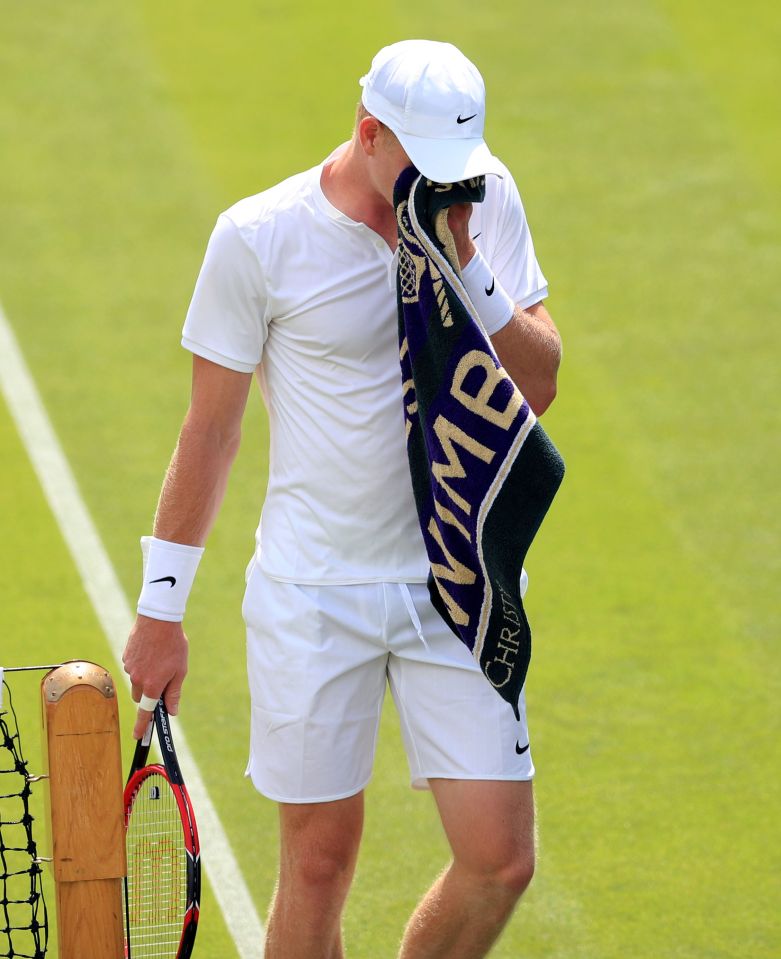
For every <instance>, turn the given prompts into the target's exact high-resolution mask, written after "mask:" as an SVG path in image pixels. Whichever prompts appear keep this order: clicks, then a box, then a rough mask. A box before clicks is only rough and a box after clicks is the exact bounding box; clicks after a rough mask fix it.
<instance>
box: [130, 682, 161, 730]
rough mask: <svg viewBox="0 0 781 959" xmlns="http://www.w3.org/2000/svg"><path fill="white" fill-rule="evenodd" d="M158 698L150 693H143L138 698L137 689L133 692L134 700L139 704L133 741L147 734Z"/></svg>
mask: <svg viewBox="0 0 781 959" xmlns="http://www.w3.org/2000/svg"><path fill="white" fill-rule="evenodd" d="M158 698H159V697H158V696H151V695H150V694H149V693H141V692H139V693H138V696H136V692H135V689H134V690H133V699H134V700H135V701H136V702H137V703H138V704H139V706H138V712H137V713H136V724H135V726H134V727H133V739H141V737H142V736H143V735H144V733H145V732H146V730H147V728H148V726H149V723H150V722H151V720H152V713H153V711H154V708H155V704H156V703H157V700H158Z"/></svg>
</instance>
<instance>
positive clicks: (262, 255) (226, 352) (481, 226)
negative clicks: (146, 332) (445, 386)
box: [182, 161, 547, 584]
mask: <svg viewBox="0 0 781 959" xmlns="http://www.w3.org/2000/svg"><path fill="white" fill-rule="evenodd" d="M326 162H327V161H326ZM322 168H323V164H320V165H319V166H317V167H314V168H313V169H311V170H307V171H306V172H305V173H300V174H298V175H296V176H293V177H291V178H290V179H288V180H285V181H283V182H282V183H280V184H278V185H277V186H274V187H272V188H271V189H269V190H265V191H264V192H263V193H259V194H257V195H256V196H253V197H249V198H247V199H245V200H241V201H240V202H239V203H237V204H235V205H234V206H232V207H231V208H230V209H229V210H227V211H226V212H225V213H223V214H222V215H221V216H220V217H219V219H218V220H217V225H216V227H215V228H214V232H213V233H212V236H211V239H210V240H209V245H208V248H207V250H206V257H205V259H204V263H203V267H202V268H201V272H200V275H199V277H198V281H197V284H196V287H195V292H194V294H193V298H192V302H191V304H190V309H189V311H188V313H187V319H186V321H185V324H184V330H183V336H182V344H183V345H184V346H185V347H186V348H187V349H188V350H191V351H192V352H193V353H196V354H197V355H198V356H202V357H204V358H205V359H207V360H211V361H212V362H214V363H218V364H220V365H221V366H225V367H227V368H228V369H231V370H237V371H239V372H246V373H251V372H254V371H256V370H257V374H258V379H259V382H260V387H261V390H262V392H263V397H264V399H265V402H266V406H267V409H268V413H269V421H270V427H271V450H270V454H271V455H270V465H269V480H268V489H267V492H266V499H265V504H264V506H263V512H262V515H261V519H260V525H259V527H258V532H257V550H258V554H257V555H258V561H259V563H260V566H261V568H262V569H263V571H264V572H265V573H266V574H267V575H268V576H271V577H272V578H275V579H280V580H284V581H289V582H295V583H310V584H311V583H322V584H326V583H327V584H346V583H359V582H415V581H425V579H426V577H427V575H428V568H429V564H428V559H427V556H426V552H425V549H424V546H423V537H422V535H421V533H420V528H419V526H418V517H417V512H416V509H415V501H414V497H413V494H412V483H411V481H410V475H409V465H408V460H407V451H406V444H405V427H404V416H403V408H402V393H401V374H400V368H399V344H398V320H397V313H396V293H395V269H394V266H395V262H394V257H393V254H392V252H391V250H390V249H389V248H388V245H387V244H386V243H385V241H384V240H383V239H382V237H380V236H379V235H378V234H377V233H375V232H374V231H373V230H371V229H370V228H369V227H367V226H366V225H364V224H362V223H356V222H355V221H354V220H351V219H349V217H347V216H345V215H344V214H343V213H341V212H340V211H339V210H337V209H336V208H335V207H334V206H333V205H332V204H331V203H330V202H329V201H328V199H327V198H326V197H325V195H324V193H323V191H322V189H321V186H320V175H321V172H322ZM487 181H488V182H487V190H486V199H485V202H484V203H482V204H476V205H475V207H474V212H473V214H472V219H471V221H470V229H471V232H472V234H473V235H475V234H479V236H478V237H477V239H476V241H475V243H476V245H477V246H478V247H479V248H480V250H481V252H482V253H483V256H485V258H486V259H487V260H488V262H489V263H490V264H491V266H492V268H493V270H494V272H495V274H496V276H497V278H498V280H499V282H500V283H501V284H502V286H504V288H505V289H506V290H507V292H508V293H509V294H510V296H511V297H512V298H513V299H514V300H515V302H516V303H519V304H520V305H521V306H531V305H532V304H533V303H537V302H539V301H540V300H542V299H543V298H544V297H545V296H547V285H546V280H545V277H544V276H543V275H542V272H541V270H540V268H539V265H538V264H537V260H536V258H535V255H534V247H533V245H532V239H531V234H530V233H529V228H528V225H527V223H526V218H525V215H524V212H523V206H522V204H521V199H520V196H519V195H518V190H517V188H516V186H515V183H514V182H513V179H512V177H511V176H510V174H509V172H508V173H507V174H506V176H505V177H504V178H503V179H499V178H498V177H493V176H490V177H488V178H487ZM258 493H259V496H260V490H259V491H258Z"/></svg>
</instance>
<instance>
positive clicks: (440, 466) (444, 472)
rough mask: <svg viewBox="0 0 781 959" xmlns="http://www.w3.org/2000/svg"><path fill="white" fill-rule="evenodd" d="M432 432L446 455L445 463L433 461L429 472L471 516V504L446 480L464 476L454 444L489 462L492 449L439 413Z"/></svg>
mask: <svg viewBox="0 0 781 959" xmlns="http://www.w3.org/2000/svg"><path fill="white" fill-rule="evenodd" d="M434 432H435V433H436V435H437V439H438V440H439V442H440V443H441V445H442V450H443V452H444V454H445V456H446V457H447V463H436V462H434V463H432V464H431V472H432V474H433V476H434V479H436V481H437V482H438V483H439V485H440V486H441V487H442V488H443V489H444V490H445V491H446V492H447V493H448V495H449V496H450V498H451V499H452V500H453V502H454V503H455V504H456V505H457V506H460V507H461V509H462V510H463V511H464V512H465V513H466V515H467V516H471V515H472V507H471V505H470V504H469V503H468V502H467V501H466V500H465V499H464V497H463V496H459V494H458V493H456V491H455V490H454V489H453V487H452V486H451V485H450V484H449V483H448V482H447V480H448V479H450V478H453V479H464V478H465V477H466V470H465V469H464V467H463V464H462V463H461V460H460V459H459V458H458V453H456V450H455V444H458V445H459V446H461V447H463V449H465V450H467V451H468V452H470V453H471V454H472V455H473V456H476V457H477V458H478V459H480V460H482V461H483V462H484V463H490V462H491V460H492V459H493V458H494V451H493V450H490V449H489V448H488V447H487V446H483V444H482V443H478V441H477V440H475V439H473V438H472V437H471V436H469V435H468V434H467V433H465V432H464V431H463V430H462V429H459V428H458V427H457V426H456V425H455V424H454V423H451V422H450V420H448V419H446V418H445V417H444V416H442V415H441V414H440V415H439V416H438V417H437V418H436V421H435V423H434Z"/></svg>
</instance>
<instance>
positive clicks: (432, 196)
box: [394, 167, 564, 715]
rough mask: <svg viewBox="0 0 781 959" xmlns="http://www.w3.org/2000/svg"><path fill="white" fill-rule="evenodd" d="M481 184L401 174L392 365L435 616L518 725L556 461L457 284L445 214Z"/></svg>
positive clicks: (481, 190)
mask: <svg viewBox="0 0 781 959" xmlns="http://www.w3.org/2000/svg"><path fill="white" fill-rule="evenodd" d="M484 197H485V178H484V177H480V178H478V179H475V180H469V181H465V182H464V183H457V184H445V185H443V184H436V183H432V182H431V181H429V180H426V178H425V177H423V176H421V175H420V174H419V173H418V171H417V170H416V169H415V168H414V167H410V168H408V169H407V170H405V171H404V172H403V173H402V174H401V176H400V177H399V179H398V181H397V183H396V188H395V194H394V204H395V207H396V216H397V222H398V230H399V267H398V275H397V285H396V288H397V298H398V310H399V343H400V351H399V356H400V359H401V373H402V383H403V386H402V389H403V393H404V415H405V420H406V428H407V452H408V455H409V462H410V472H411V475H412V485H413V488H414V492H415V501H416V504H417V509H418V517H419V519H420V527H421V530H422V531H423V538H424V540H425V543H426V549H427V551H428V556H429V560H430V563H431V572H430V574H429V581H428V587H429V592H430V593H431V599H432V602H433V603H434V606H435V607H436V608H437V610H438V611H439V612H440V614H441V615H442V616H443V618H444V619H445V621H446V622H447V623H448V625H449V626H450V628H451V629H452V630H453V632H454V633H455V634H456V636H458V638H459V639H460V640H461V641H462V642H464V643H465V644H466V645H467V646H468V648H469V649H470V650H471V651H472V654H473V655H474V657H475V659H476V660H477V662H478V663H479V664H480V666H481V668H482V670H483V672H484V673H485V675H486V677H487V678H488V680H489V682H490V683H491V684H492V685H493V686H494V687H495V688H496V690H497V691H498V693H499V694H500V695H501V696H502V697H503V698H504V699H505V700H507V702H508V703H510V705H511V706H512V707H513V709H514V710H515V713H516V715H518V699H519V696H520V693H521V689H522V687H523V683H524V680H525V678H526V672H527V669H528V666H529V659H530V656H531V631H530V629H529V624H528V621H527V619H526V614H525V612H524V609H523V602H522V599H521V591H520V578H521V570H522V567H523V561H524V557H525V556H526V553H527V551H528V549H529V546H530V544H531V542H532V539H533V538H534V535H535V534H536V532H537V530H538V528H539V526H540V523H541V522H542V520H543V517H544V516H545V513H546V512H547V510H548V507H549V506H550V503H551V501H552V500H553V497H554V495H555V493H556V490H557V489H558V487H559V484H560V483H561V480H562V477H563V475H564V463H563V461H562V459H561V457H560V456H559V454H558V452H557V450H556V448H555V447H554V446H553V444H552V443H551V441H550V440H549V439H548V436H547V434H546V433H545V431H544V430H543V428H542V427H541V426H540V424H539V423H538V422H537V420H536V417H535V415H534V413H533V412H532V411H531V409H530V408H529V404H528V403H527V402H526V400H525V399H524V398H523V396H522V395H521V393H520V391H519V390H518V388H517V387H516V386H515V384H514V383H513V382H512V380H511V379H510V377H509V376H508V374H507V373H506V372H505V371H504V369H503V368H502V366H501V365H500V363H499V360H498V359H497V357H496V354H495V353H494V350H493V348H492V346H491V342H490V340H489V339H488V337H487V336H486V334H485V332H484V330H483V328H482V326H481V325H480V323H479V321H478V320H477V317H476V314H475V312H474V307H473V306H472V303H471V301H470V299H469V296H468V295H467V293H466V290H465V289H464V285H463V283H462V282H461V277H460V271H459V268H458V258H457V256H456V251H455V244H454V242H453V237H452V234H451V233H450V230H449V228H448V226H447V207H449V206H451V205H452V204H454V203H462V202H472V203H479V202H481V201H482V200H483V198H484Z"/></svg>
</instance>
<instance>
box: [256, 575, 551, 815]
mask: <svg viewBox="0 0 781 959" xmlns="http://www.w3.org/2000/svg"><path fill="white" fill-rule="evenodd" d="M243 613H244V619H245V621H246V623H247V665H248V675H249V686H250V693H251V699H252V720H251V733H250V757H249V763H248V766H247V775H248V776H251V777H252V781H253V783H254V785H255V787H256V788H257V789H258V790H259V791H260V792H261V793H263V794H264V795H265V796H268V797H269V798H270V799H274V800H276V801H277V802H290V803H304V802H328V801H331V800H335V799H343V798H345V797H347V796H352V795H354V794H355V793H357V792H360V791H361V789H363V788H364V786H366V784H367V783H368V781H369V779H370V778H371V770H372V763H373V760H374V750H375V745H376V741H377V732H378V729H379V721H380V712H381V709H382V702H383V698H384V695H385V685H386V681H387V682H388V684H389V685H390V690H391V694H392V696H393V699H394V701H395V703H396V708H397V710H398V714H399V718H400V721H401V731H402V736H403V740H404V746H405V749H406V752H407V759H408V762H409V767H410V774H411V777H412V785H413V786H415V787H417V788H427V786H428V780H429V779H435V778H447V779H502V780H526V779H531V778H532V776H533V775H534V766H533V764H532V758H531V750H530V749H529V737H528V731H527V727H526V706H525V701H524V698H523V696H522V697H521V702H520V714H521V719H520V722H519V721H518V720H516V718H515V716H514V714H513V710H512V709H511V707H510V706H509V705H508V704H507V703H506V702H505V701H504V700H503V699H501V698H500V696H499V695H498V693H497V692H496V691H495V690H494V689H493V688H492V687H491V685H490V683H489V682H488V680H487V679H486V678H485V677H484V676H483V674H482V672H481V671H480V669H479V667H478V666H477V664H476V663H475V661H474V659H473V658H472V656H471V655H470V653H469V650H468V649H467V648H466V647H465V646H464V645H463V643H461V642H460V641H459V640H458V639H457V638H456V637H455V636H454V635H453V633H452V632H451V631H450V630H449V629H448V627H447V626H446V625H445V623H444V622H443V621H442V618H441V617H440V615H439V614H438V613H437V612H436V610H435V609H434V607H433V606H432V605H431V602H430V600H429V597H428V589H427V587H426V586H425V584H422V583H412V584H410V585H409V586H407V585H406V584H403V583H360V584H357V585H350V586H300V585H296V584H293V583H285V582H280V581H278V580H273V579H270V578H269V577H268V576H266V575H265V574H264V573H263V572H262V570H261V569H260V567H259V566H258V564H257V563H254V562H253V564H252V566H251V571H250V575H249V578H248V581H247V591H246V594H245V597H244V606H243Z"/></svg>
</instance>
